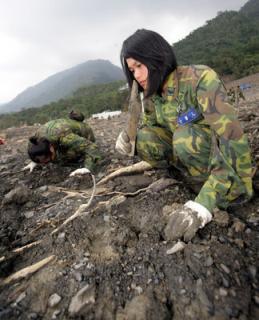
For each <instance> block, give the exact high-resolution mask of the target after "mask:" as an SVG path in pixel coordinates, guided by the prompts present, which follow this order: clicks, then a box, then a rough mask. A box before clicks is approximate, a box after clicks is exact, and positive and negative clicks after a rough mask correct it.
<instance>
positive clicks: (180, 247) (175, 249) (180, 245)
mask: <svg viewBox="0 0 259 320" xmlns="http://www.w3.org/2000/svg"><path fill="white" fill-rule="evenodd" d="M185 246H186V244H185V243H184V242H182V241H178V242H177V243H176V244H175V245H174V246H173V247H172V248H171V249H169V250H167V251H166V254H174V253H176V252H178V251H182V250H183V249H184V248H185Z"/></svg>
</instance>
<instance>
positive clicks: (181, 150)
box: [173, 126, 192, 158]
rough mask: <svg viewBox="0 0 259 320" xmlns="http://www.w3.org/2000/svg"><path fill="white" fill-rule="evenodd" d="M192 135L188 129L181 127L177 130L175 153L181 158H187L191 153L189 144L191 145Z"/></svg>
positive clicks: (175, 133) (174, 139)
mask: <svg viewBox="0 0 259 320" xmlns="http://www.w3.org/2000/svg"><path fill="white" fill-rule="evenodd" d="M191 138H192V137H191V135H190V133H189V130H188V127H187V126H186V127H179V128H177V129H176V130H175V132H174V136H173V151H174V154H175V155H176V156H178V157H179V158H182V157H183V158H185V156H187V155H188V154H189V153H190V150H189V148H188V144H189V143H190V139H191Z"/></svg>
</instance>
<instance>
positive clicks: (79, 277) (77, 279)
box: [73, 271, 83, 282]
mask: <svg viewBox="0 0 259 320" xmlns="http://www.w3.org/2000/svg"><path fill="white" fill-rule="evenodd" d="M73 275H74V277H75V279H76V281H78V282H81V281H82V280H83V275H82V273H81V272H78V271H75V272H73Z"/></svg>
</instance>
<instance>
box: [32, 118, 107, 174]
mask: <svg viewBox="0 0 259 320" xmlns="http://www.w3.org/2000/svg"><path fill="white" fill-rule="evenodd" d="M36 136H37V137H45V138H46V139H48V140H49V141H50V142H51V143H52V144H53V145H54V147H55V150H56V157H55V160H54V161H53V162H57V163H59V164H66V163H69V162H77V161H79V160H81V159H82V158H83V159H84V163H85V166H86V167H87V168H88V169H90V170H94V169H95V166H96V164H97V162H98V160H99V159H100V158H101V156H100V153H99V151H98V147H97V145H96V144H95V143H94V141H95V137H94V134H93V131H92V129H91V128H90V126H89V125H87V124H86V123H84V122H80V121H76V120H71V119H56V120H51V121H49V122H47V123H46V124H45V125H43V126H42V127H41V128H40V129H39V130H38V131H37V132H36Z"/></svg>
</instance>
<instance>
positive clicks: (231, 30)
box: [174, 0, 259, 78]
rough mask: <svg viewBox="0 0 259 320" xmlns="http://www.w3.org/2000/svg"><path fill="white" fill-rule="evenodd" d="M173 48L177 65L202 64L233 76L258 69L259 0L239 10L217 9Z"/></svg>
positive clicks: (250, 2) (253, 0) (254, 0)
mask: <svg viewBox="0 0 259 320" xmlns="http://www.w3.org/2000/svg"><path fill="white" fill-rule="evenodd" d="M174 49H175V52H176V55H177V57H178V62H179V64H205V65H208V66H210V67H212V68H214V69H215V70H217V72H218V73H219V74H220V75H229V74H232V75H234V76H235V77H236V78H238V77H242V76H246V75H249V74H252V73H256V72H259V0H250V1H248V2H247V3H246V4H245V5H244V6H243V7H242V8H241V10H240V11H239V12H236V11H226V12H219V13H218V15H217V17H216V18H214V19H212V20H209V21H207V23H206V25H205V26H203V27H201V28H198V29H196V30H195V31H194V32H192V33H190V35H189V36H187V37H186V38H185V39H183V40H181V41H179V42H177V43H175V44H174Z"/></svg>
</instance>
